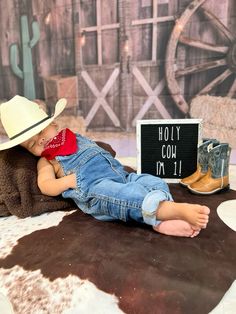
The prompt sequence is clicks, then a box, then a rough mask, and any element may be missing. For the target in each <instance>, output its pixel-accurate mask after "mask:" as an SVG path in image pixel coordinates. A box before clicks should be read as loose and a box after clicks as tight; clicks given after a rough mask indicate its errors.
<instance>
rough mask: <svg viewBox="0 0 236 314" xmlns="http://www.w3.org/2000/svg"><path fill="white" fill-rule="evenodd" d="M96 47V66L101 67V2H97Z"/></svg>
mask: <svg viewBox="0 0 236 314" xmlns="http://www.w3.org/2000/svg"><path fill="white" fill-rule="evenodd" d="M96 5H97V45H98V48H97V49H98V65H102V30H101V14H102V11H101V0H97V2H96Z"/></svg>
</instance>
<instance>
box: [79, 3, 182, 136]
mask: <svg viewBox="0 0 236 314" xmlns="http://www.w3.org/2000/svg"><path fill="white" fill-rule="evenodd" d="M88 2H90V5H88ZM175 2H176V1H169V0H162V1H160V0H159V1H158V0H152V1H151V0H149V1H147V0H146V1H136V2H134V1H125V0H113V1H102V0H97V1H80V2H78V1H75V3H74V6H73V12H74V15H75V16H76V17H77V19H76V18H75V19H74V33H75V38H76V44H75V47H76V48H75V51H76V52H75V54H76V74H77V77H78V79H79V86H80V87H79V91H80V92H79V93H82V95H80V96H81V98H80V100H81V106H82V108H83V112H86V115H85V122H86V125H87V127H89V126H90V125H95V126H96V125H97V126H99V124H100V125H101V121H102V120H103V121H104V122H103V123H102V125H106V126H107V127H109V125H110V127H119V128H121V129H125V130H130V129H131V128H132V127H134V126H135V125H136V120H137V119H142V118H144V116H145V117H146V116H147V114H148V112H149V110H150V107H152V105H153V107H154V108H153V109H154V111H156V114H155V116H156V117H160V118H171V113H169V112H168V109H166V106H165V104H163V103H162V101H161V99H160V97H159V95H160V94H161V92H162V91H163V89H164V88H165V85H166V84H165V78H164V73H163V71H162V74H160V75H161V76H160V77H158V76H159V75H158V73H159V72H160V68H161V67H162V68H163V61H164V55H163V52H162V57H161V58H160V57H159V61H158V60H157V56H158V54H160V53H161V49H160V48H158V42H160V41H161V36H162V37H163V34H164V33H163V30H161V24H166V23H168V24H170V22H172V24H173V21H174V12H176V9H177V8H176V5H174V3H175ZM159 25H160V27H159ZM165 27H166V25H165ZM165 32H166V30H165ZM163 40H164V41H166V39H162V42H163ZM163 45H165V43H164V42H163ZM160 60H161V61H160ZM85 107H86V108H85ZM104 112H105V115H104ZM152 118H153V115H152Z"/></svg>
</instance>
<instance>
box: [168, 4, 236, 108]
mask: <svg viewBox="0 0 236 314" xmlns="http://www.w3.org/2000/svg"><path fill="white" fill-rule="evenodd" d="M205 1H206V0H194V1H192V2H191V3H190V4H189V5H188V7H187V8H186V9H185V11H184V12H183V14H182V15H181V16H180V18H178V19H176V22H175V26H174V28H173V31H172V33H171V36H170V39H169V42H168V45H167V53H166V66H165V71H166V80H167V86H168V88H169V90H170V93H171V96H172V98H173V100H174V102H175V103H176V105H177V106H178V108H179V109H180V110H181V111H182V112H183V113H184V114H187V113H188V111H189V105H188V103H187V101H186V100H185V99H184V97H183V95H182V94H181V88H180V85H179V83H178V81H177V79H178V78H179V77H183V76H186V75H189V74H194V73H198V72H202V71H208V70H209V69H213V68H217V67H220V66H224V70H223V72H222V73H221V74H219V75H218V76H217V77H215V78H214V79H213V80H212V81H211V82H209V83H208V84H207V85H206V86H205V87H204V88H203V89H201V90H200V91H199V92H198V93H197V95H203V94H208V93H209V92H210V91H211V90H212V89H213V88H215V87H216V86H218V85H219V84H221V83H222V82H223V81H224V80H225V79H226V78H228V77H230V76H231V75H233V76H235V73H236V39H235V37H234V36H233V35H232V34H231V32H230V31H229V29H228V28H227V27H226V26H225V25H223V24H222V23H221V22H220V20H219V19H218V18H217V17H216V16H214V15H213V14H212V13H211V12H209V11H207V10H206V9H204V8H202V7H201V6H202V4H203V3H204V2H205ZM199 7H201V9H202V10H203V13H204V14H205V15H206V16H207V17H208V18H209V19H210V20H211V23H213V26H214V27H215V28H216V29H217V30H218V31H220V33H222V34H223V36H224V38H225V39H226V44H225V45H223V46H222V45H213V44H210V43H207V42H203V41H201V40H196V39H192V38H189V37H187V36H184V35H183V31H184V27H185V25H186V24H187V22H188V21H189V19H190V18H191V16H192V15H193V14H194V12H195V11H196V10H197V9H198V8H199ZM178 43H181V44H184V45H188V46H190V47H195V48H199V49H204V50H207V51H210V52H217V53H218V54H219V57H217V58H214V61H208V62H204V63H201V64H196V65H193V66H189V67H185V68H184V69H177V68H176V67H177V65H176V52H177V47H178ZM235 92H236V78H235V79H234V81H233V83H232V85H231V87H230V88H229V91H228V94H227V96H229V97H233V95H234V93H235Z"/></svg>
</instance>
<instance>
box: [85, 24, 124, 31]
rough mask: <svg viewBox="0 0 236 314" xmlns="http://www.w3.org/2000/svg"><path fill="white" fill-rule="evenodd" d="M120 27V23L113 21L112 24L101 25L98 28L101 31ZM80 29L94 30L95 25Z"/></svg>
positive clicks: (95, 28)
mask: <svg viewBox="0 0 236 314" xmlns="http://www.w3.org/2000/svg"><path fill="white" fill-rule="evenodd" d="M119 27H120V23H113V24H107V25H101V26H100V28H101V30H102V31H104V30H109V29H117V28H119ZM81 30H82V31H86V32H94V31H96V30H97V26H89V27H82V28H81Z"/></svg>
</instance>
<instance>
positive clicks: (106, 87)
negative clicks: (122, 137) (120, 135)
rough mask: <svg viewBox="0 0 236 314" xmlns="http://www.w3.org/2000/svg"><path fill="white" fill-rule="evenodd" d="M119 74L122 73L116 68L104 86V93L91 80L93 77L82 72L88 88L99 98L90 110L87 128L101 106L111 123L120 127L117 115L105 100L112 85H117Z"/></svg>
mask: <svg viewBox="0 0 236 314" xmlns="http://www.w3.org/2000/svg"><path fill="white" fill-rule="evenodd" d="M119 73H120V70H119V69H118V68H115V69H114V71H113V72H112V74H111V75H110V77H109V79H108V80H107V82H106V84H105V85H104V87H103V89H102V91H101V92H100V91H99V90H98V88H97V87H96V85H95V83H94V82H93V80H92V79H91V77H90V76H89V74H88V72H87V71H82V72H81V76H82V77H83V79H84V80H85V82H86V83H87V85H88V87H89V88H90V89H91V91H92V92H93V94H94V96H95V97H96V98H97V99H96V101H95V103H94V104H93V106H92V108H91V109H90V111H89V113H88V115H87V117H86V118H85V125H86V126H88V125H89V124H90V122H91V121H92V119H93V117H94V116H95V114H96V112H97V110H98V108H99V107H100V106H102V107H103V109H104V110H105V111H106V113H107V114H108V116H109V118H110V119H111V121H112V122H113V124H114V125H115V126H116V127H119V126H120V120H119V119H118V118H117V116H116V114H115V113H114V111H113V110H112V109H111V107H110V106H109V105H108V103H107V101H106V99H105V97H106V95H107V93H108V92H109V90H110V89H111V87H112V85H113V84H114V83H115V81H116V79H117V77H118V75H119Z"/></svg>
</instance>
